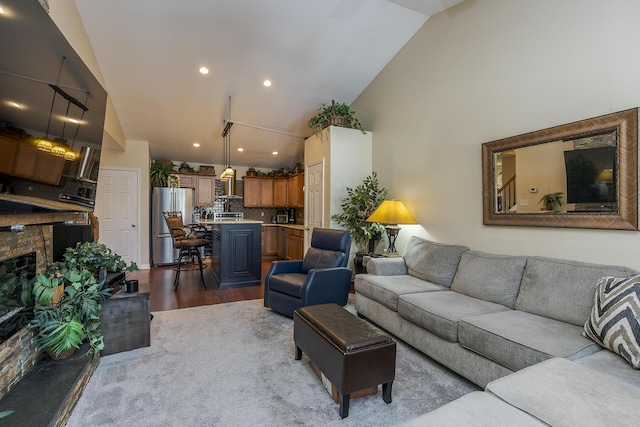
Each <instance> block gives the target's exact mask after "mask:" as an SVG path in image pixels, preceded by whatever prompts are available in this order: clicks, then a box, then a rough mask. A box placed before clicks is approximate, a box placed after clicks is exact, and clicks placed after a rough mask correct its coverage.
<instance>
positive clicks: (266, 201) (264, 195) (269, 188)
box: [258, 178, 273, 208]
mask: <svg viewBox="0 0 640 427" xmlns="http://www.w3.org/2000/svg"><path fill="white" fill-rule="evenodd" d="M258 206H260V207H265V208H271V207H273V179H269V178H267V179H261V180H260V204H259V205H258Z"/></svg>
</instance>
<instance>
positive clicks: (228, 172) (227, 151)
mask: <svg viewBox="0 0 640 427" xmlns="http://www.w3.org/2000/svg"><path fill="white" fill-rule="evenodd" d="M230 120H231V96H229V115H228V116H227V120H225V121H224V129H223V131H222V137H223V138H224V162H225V163H226V164H227V168H226V169H225V170H224V171H223V172H222V174H221V175H220V179H232V178H234V177H235V175H236V172H235V171H234V170H233V168H232V167H231V127H232V126H233V122H231V121H230Z"/></svg>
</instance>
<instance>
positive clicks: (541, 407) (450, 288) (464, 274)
mask: <svg viewBox="0 0 640 427" xmlns="http://www.w3.org/2000/svg"><path fill="white" fill-rule="evenodd" d="M366 268H367V274H358V275H356V277H355V292H356V294H355V305H356V310H357V312H358V314H359V315H360V316H363V317H365V318H367V319H369V320H371V321H372V322H374V323H376V324H377V325H379V326H380V327H382V328H384V329H386V330H387V331H389V332H391V333H392V334H394V335H395V336H397V337H398V338H400V339H402V340H403V341H405V342H407V343H408V344H410V345H412V346H413V347H415V348H416V349H418V350H420V351H421V352H423V353H424V354H426V355H427V356H429V357H431V358H432V359H434V360H436V361H438V362H439V363H441V364H443V365H444V366H446V367H448V368H450V369H451V370H453V371H455V372H457V373H458V374H460V375H461V376H463V377H465V378H467V379H469V380H470V381H472V382H474V383H475V384H477V385H479V386H480V387H482V388H486V389H485V391H484V392H476V393H472V394H471V395H467V396H464V397H463V398H461V399H459V400H457V401H454V402H452V403H450V404H448V405H445V406H444V407H442V408H439V409H438V410H436V411H434V412H432V413H429V414H426V415H424V416H423V417H425V418H424V419H421V420H420V419H417V420H416V421H415V422H417V423H419V422H427V421H429V422H434V424H433V425H456V424H455V423H463V424H464V422H465V420H464V416H465V414H466V415H467V416H470V417H471V418H470V419H472V420H473V421H474V423H473V424H475V425H499V423H497V421H496V419H494V418H496V417H497V419H499V420H502V421H503V422H504V424H505V425H517V423H515V422H514V420H515V419H518V420H520V421H522V425H539V423H540V422H543V423H547V424H550V425H563V423H564V425H580V424H575V421H577V420H578V419H579V418H576V419H572V416H573V415H572V414H571V413H567V412H565V413H564V415H566V416H563V415H562V414H556V413H555V412H554V411H553V410H551V408H549V407H562V408H565V407H566V406H570V407H571V406H574V405H575V404H577V403H579V405H578V407H583V406H584V405H585V402H591V400H590V399H592V398H595V396H598V395H599V394H598V393H599V392H598V390H601V391H602V390H605V391H606V392H607V398H608V399H609V400H611V398H610V396H611V395H613V396H616V398H615V399H613V400H612V401H611V402H609V403H610V404H611V405H613V406H611V408H610V409H611V410H614V411H615V410H617V409H618V406H619V405H618V404H616V401H619V404H620V405H627V404H628V402H629V401H636V403H640V401H638V399H639V398H640V372H639V371H637V370H635V369H633V367H632V366H631V365H630V364H629V363H627V361H625V360H624V359H622V358H621V357H620V356H618V355H617V354H614V353H613V352H610V351H609V350H605V349H603V348H602V347H600V346H599V345H598V344H596V343H595V342H594V341H592V340H591V339H589V338H586V337H584V336H583V334H582V332H583V330H584V324H585V321H586V320H587V319H588V318H589V316H590V314H591V310H592V307H593V301H594V291H595V289H596V285H597V283H598V281H599V280H600V279H601V278H602V277H605V276H613V277H630V276H634V275H637V274H638V272H637V271H636V270H633V269H630V268H625V267H617V266H608V265H597V264H589V263H584V262H577V261H569V260H562V259H554V258H545V257H526V256H507V255H495V254H488V253H483V252H479V251H474V250H470V249H469V248H467V247H464V246H460V245H447V244H442V243H435V242H430V241H427V240H423V239H420V238H418V237H412V238H411V239H410V241H409V243H408V245H407V247H406V249H405V252H404V254H403V256H402V257H399V258H372V259H371V260H370V261H368V263H367V265H366ZM541 384H542V385H544V384H546V387H541ZM598 384H601V386H600V387H598V388H593V387H595V386H596V385H598ZM589 386H591V387H592V388H589ZM543 390H544V393H543V394H541V392H543ZM589 390H592V391H593V393H594V396H590V395H588V391H589ZM536 399H537V400H536ZM625 399H626V400H625ZM604 400H605V401H606V400H607V399H606V398H605V399H604ZM580 402H581V403H580ZM592 403H593V402H592ZM586 407H587V408H588V405H587V406H586ZM463 408H466V410H462V409H463ZM474 408H476V409H478V408H483V409H482V411H480V412H475V409H474ZM598 409H599V410H601V411H602V408H598ZM592 410H595V408H594V409H592ZM479 413H486V414H487V417H485V418H483V417H481V416H478V414H479ZM602 413H604V414H605V415H603V416H606V414H608V412H607V411H606V410H604V412H601V414H602ZM622 413H623V414H626V415H630V414H631V415H633V416H638V417H640V404H636V405H634V406H631V405H629V407H626V406H625V411H622ZM626 415H625V416H626ZM513 417H517V418H513ZM545 417H546V418H545ZM585 419H586V420H587V421H589V420H590V421H589V422H587V423H586V424H593V423H594V422H596V421H597V420H599V419H600V418H597V417H591V418H589V417H586V418H585ZM626 419H627V418H625V417H622V418H618V419H617V420H618V421H621V422H624V421H625V420H626ZM638 419H640V418H638ZM443 420H449V421H451V420H453V421H455V423H453V424H447V423H446V422H444V421H443ZM483 421H486V424H483ZM566 421H568V422H566ZM496 423H497V424H496ZM532 423H533V424H532ZM536 423H538V424H536ZM408 425H429V424H428V423H426V424H408ZM458 425H461V424H458ZM582 425H585V424H582ZM601 425H602V424H601Z"/></svg>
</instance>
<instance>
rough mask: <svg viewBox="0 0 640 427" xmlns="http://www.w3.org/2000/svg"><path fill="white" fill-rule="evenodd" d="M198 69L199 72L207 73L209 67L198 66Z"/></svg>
mask: <svg viewBox="0 0 640 427" xmlns="http://www.w3.org/2000/svg"><path fill="white" fill-rule="evenodd" d="M198 71H200V74H209V69H208V68H207V67H200V69H199V70H198Z"/></svg>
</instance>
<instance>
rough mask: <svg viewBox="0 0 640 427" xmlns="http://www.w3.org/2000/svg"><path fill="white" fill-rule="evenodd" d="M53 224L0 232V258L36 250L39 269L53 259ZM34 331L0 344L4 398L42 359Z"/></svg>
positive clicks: (24, 330)
mask: <svg viewBox="0 0 640 427" xmlns="http://www.w3.org/2000/svg"><path fill="white" fill-rule="evenodd" d="M51 251H52V226H51V225H32V226H27V227H25V229H24V231H23V232H12V231H3V232H0V261H2V260H6V259H11V258H15V257H18V256H21V255H26V254H29V253H31V252H35V253H36V273H40V272H43V271H44V270H45V268H46V266H47V265H48V264H50V263H51ZM35 341H36V340H35V335H34V333H33V332H32V331H31V330H29V329H27V328H22V329H21V330H20V331H19V332H17V333H16V334H14V335H13V336H12V337H11V338H9V339H8V340H7V341H5V342H4V343H2V344H0V367H1V369H0V399H1V398H2V397H3V396H4V395H5V394H6V393H7V392H9V390H11V388H12V387H14V386H15V385H16V384H17V383H18V382H19V381H20V379H22V377H24V376H25V375H26V374H27V372H29V370H30V369H31V368H33V366H34V365H35V364H36V362H38V360H39V359H40V356H41V355H40V353H41V352H40V351H38V349H37V346H36V342H35Z"/></svg>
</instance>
